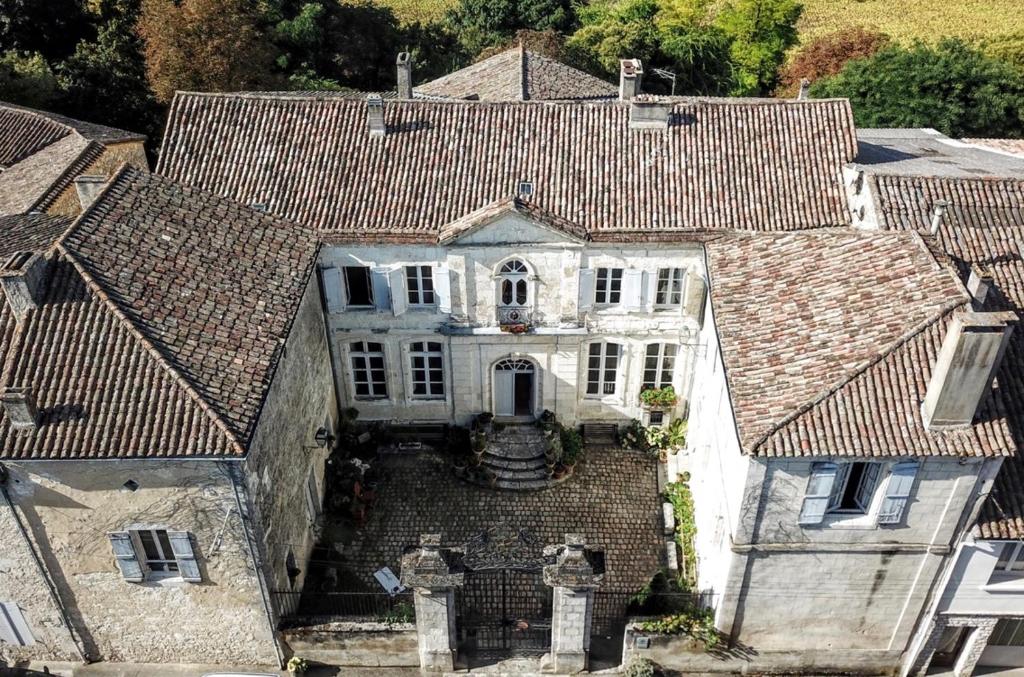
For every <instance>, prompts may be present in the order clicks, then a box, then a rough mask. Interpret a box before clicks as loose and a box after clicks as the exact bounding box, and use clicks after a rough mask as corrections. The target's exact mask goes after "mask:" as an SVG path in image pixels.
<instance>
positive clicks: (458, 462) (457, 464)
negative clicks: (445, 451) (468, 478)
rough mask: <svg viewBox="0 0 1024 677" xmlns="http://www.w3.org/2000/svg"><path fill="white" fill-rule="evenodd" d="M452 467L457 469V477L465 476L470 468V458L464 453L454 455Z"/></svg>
mask: <svg viewBox="0 0 1024 677" xmlns="http://www.w3.org/2000/svg"><path fill="white" fill-rule="evenodd" d="M452 468H453V469H454V470H455V475H456V477H465V475H466V470H467V469H468V468H469V459H468V458H466V457H465V456H463V455H457V456H455V457H453V458H452Z"/></svg>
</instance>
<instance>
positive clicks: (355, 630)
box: [282, 623, 420, 668]
mask: <svg viewBox="0 0 1024 677" xmlns="http://www.w3.org/2000/svg"><path fill="white" fill-rule="evenodd" d="M282 635H283V637H284V641H285V644H287V646H288V649H289V650H290V652H291V653H293V654H294V655H296V656H301V657H302V658H305V659H306V660H309V661H313V662H316V663H325V664H328V665H333V666H338V667H342V668H376V667H381V668H385V667H386V668H418V667H419V665H420V658H419V652H418V649H417V643H416V627H415V626H414V625H411V624H408V623H402V624H398V625H387V624H385V623H329V624H326V625H317V626H312V627H308V628H296V629H294V630H285V631H284V632H283V633H282Z"/></svg>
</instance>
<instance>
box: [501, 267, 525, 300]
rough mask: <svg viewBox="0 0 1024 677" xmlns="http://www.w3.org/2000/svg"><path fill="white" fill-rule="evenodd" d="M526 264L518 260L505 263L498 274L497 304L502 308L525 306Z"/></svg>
mask: <svg viewBox="0 0 1024 677" xmlns="http://www.w3.org/2000/svg"><path fill="white" fill-rule="evenodd" d="M529 274H530V271H529V270H528V269H527V267H526V264H525V263H523V262H522V261H520V260H518V259H512V260H511V261H506V262H505V264H504V265H503V266H502V267H501V270H500V271H499V272H498V275H499V277H500V278H501V283H500V298H499V302H500V304H501V305H502V306H525V305H526V303H527V300H528V299H529V294H528V286H527V281H526V278H527V276H528V275H529Z"/></svg>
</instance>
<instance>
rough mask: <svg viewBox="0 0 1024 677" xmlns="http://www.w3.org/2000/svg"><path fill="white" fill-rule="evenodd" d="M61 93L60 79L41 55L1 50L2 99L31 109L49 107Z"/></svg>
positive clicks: (0, 77) (0, 90)
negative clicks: (58, 82)
mask: <svg viewBox="0 0 1024 677" xmlns="http://www.w3.org/2000/svg"><path fill="white" fill-rule="evenodd" d="M58 92H59V85H58V84H57V78H56V77H54V75H53V71H51V70H50V65H49V64H48V63H46V59H44V58H43V55H42V54H39V53H38V52H36V53H19V52H16V51H8V52H3V53H0V100H2V101H8V102H10V103H14V104H19V105H22V106H28V107H30V108H49V107H50V106H51V105H52V104H53V102H54V101H55V100H56V98H57V94H58Z"/></svg>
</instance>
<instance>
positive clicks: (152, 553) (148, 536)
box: [138, 531, 161, 559]
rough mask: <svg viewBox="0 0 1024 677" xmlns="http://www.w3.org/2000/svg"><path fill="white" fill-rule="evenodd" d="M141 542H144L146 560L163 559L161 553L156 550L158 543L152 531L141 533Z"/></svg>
mask: <svg viewBox="0 0 1024 677" xmlns="http://www.w3.org/2000/svg"><path fill="white" fill-rule="evenodd" d="M138 533H139V541H141V542H142V549H143V551H145V553H146V559H161V557H160V551H159V550H157V549H156V541H155V539H154V538H153V532H152V531H140V532H138Z"/></svg>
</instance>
